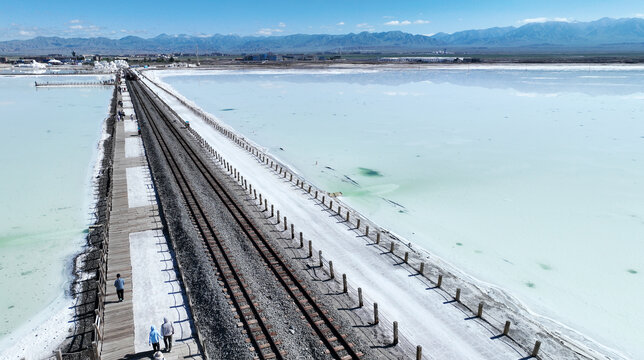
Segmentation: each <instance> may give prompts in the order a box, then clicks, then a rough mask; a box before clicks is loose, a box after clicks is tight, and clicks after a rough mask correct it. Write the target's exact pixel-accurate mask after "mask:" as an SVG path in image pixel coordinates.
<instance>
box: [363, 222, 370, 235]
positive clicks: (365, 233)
mask: <svg viewBox="0 0 644 360" xmlns="http://www.w3.org/2000/svg"><path fill="white" fill-rule="evenodd" d="M364 235H365V236H369V225H367V226H366V227H365V229H364Z"/></svg>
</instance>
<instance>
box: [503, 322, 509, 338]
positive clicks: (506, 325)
mask: <svg viewBox="0 0 644 360" xmlns="http://www.w3.org/2000/svg"><path fill="white" fill-rule="evenodd" d="M509 333H510V321H509V320H508V321H506V322H505V326H504V327H503V335H505V336H507V335H508V334H509Z"/></svg>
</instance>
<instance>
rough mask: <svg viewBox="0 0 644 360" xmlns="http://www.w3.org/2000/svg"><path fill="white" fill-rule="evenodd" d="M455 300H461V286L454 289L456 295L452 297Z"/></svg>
mask: <svg viewBox="0 0 644 360" xmlns="http://www.w3.org/2000/svg"><path fill="white" fill-rule="evenodd" d="M454 299H455V300H456V302H459V303H460V302H461V288H458V289H456V296H455V297H454Z"/></svg>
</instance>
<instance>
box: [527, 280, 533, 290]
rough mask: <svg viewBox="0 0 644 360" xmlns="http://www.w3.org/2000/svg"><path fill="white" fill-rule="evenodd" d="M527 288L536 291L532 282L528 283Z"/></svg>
mask: <svg viewBox="0 0 644 360" xmlns="http://www.w3.org/2000/svg"><path fill="white" fill-rule="evenodd" d="M525 286H527V287H529V288H531V289H534V283H533V282H532V281H528V282H527V283H525Z"/></svg>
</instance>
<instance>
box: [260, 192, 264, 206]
mask: <svg viewBox="0 0 644 360" xmlns="http://www.w3.org/2000/svg"><path fill="white" fill-rule="evenodd" d="M263 202H264V201H263V200H262V193H259V203H260V204H261V203H263Z"/></svg>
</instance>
